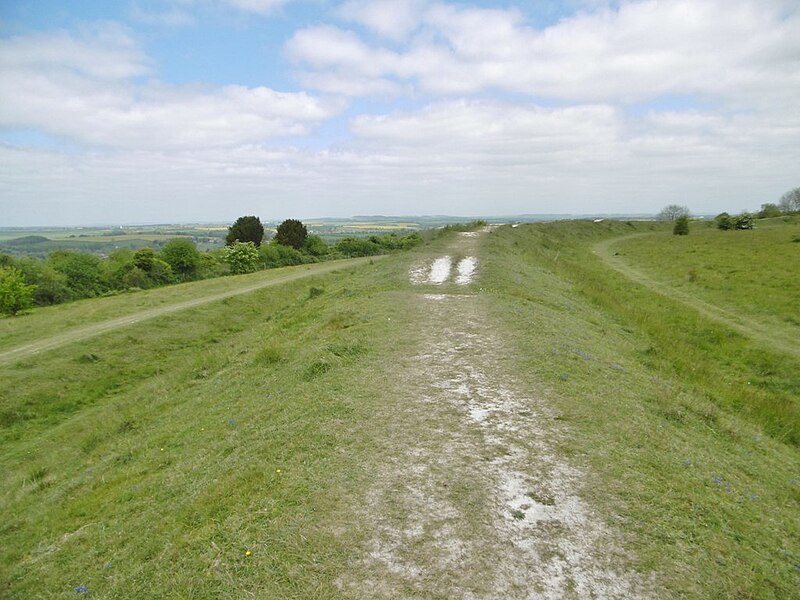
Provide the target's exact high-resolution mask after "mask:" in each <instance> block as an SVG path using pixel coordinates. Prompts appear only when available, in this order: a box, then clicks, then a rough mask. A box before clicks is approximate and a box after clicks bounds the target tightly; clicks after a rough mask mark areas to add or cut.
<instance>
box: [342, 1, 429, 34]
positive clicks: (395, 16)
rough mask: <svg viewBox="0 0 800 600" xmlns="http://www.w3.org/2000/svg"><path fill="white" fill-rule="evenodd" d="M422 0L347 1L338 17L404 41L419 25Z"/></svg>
mask: <svg viewBox="0 0 800 600" xmlns="http://www.w3.org/2000/svg"><path fill="white" fill-rule="evenodd" d="M423 6H424V2H423V0H349V1H348V2H345V3H344V4H343V5H342V6H341V7H340V8H339V10H338V15H339V16H340V17H341V18H343V19H345V20H348V21H354V22H356V23H360V24H361V25H364V26H366V27H368V28H369V29H371V30H373V31H375V32H376V33H378V34H380V35H382V36H384V37H386V38H389V39H391V40H394V41H401V40H403V39H405V38H406V37H407V36H408V35H409V34H410V33H411V32H412V31H413V30H414V29H416V28H417V27H418V26H419V24H420V17H421V16H422V8H423Z"/></svg>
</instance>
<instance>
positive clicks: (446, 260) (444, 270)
mask: <svg viewBox="0 0 800 600" xmlns="http://www.w3.org/2000/svg"><path fill="white" fill-rule="evenodd" d="M452 268H453V259H452V258H451V257H449V256H443V257H441V258H437V259H436V260H435V261H433V264H432V265H431V272H430V274H429V275H428V282H429V283H434V284H436V285H439V284H442V283H444V282H445V281H447V280H448V279H449V278H450V271H451V269H452Z"/></svg>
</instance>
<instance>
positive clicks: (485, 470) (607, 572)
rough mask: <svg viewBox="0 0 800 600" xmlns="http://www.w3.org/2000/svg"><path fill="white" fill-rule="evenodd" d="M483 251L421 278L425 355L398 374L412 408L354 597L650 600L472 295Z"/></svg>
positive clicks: (356, 574)
mask: <svg viewBox="0 0 800 600" xmlns="http://www.w3.org/2000/svg"><path fill="white" fill-rule="evenodd" d="M479 246H480V239H479V238H478V237H472V236H461V237H460V238H459V239H458V241H457V242H455V243H454V244H453V246H452V247H451V248H449V249H448V253H447V254H446V255H445V256H442V257H431V259H429V260H428V261H423V262H422V263H420V264H418V265H415V266H414V267H412V269H411V271H410V273H409V278H410V280H411V282H412V283H414V284H416V285H417V286H418V289H419V293H417V294H415V295H414V300H415V303H416V304H415V307H416V308H415V315H416V320H417V325H416V326H415V331H414V332H413V335H415V336H416V337H417V338H418V339H417V340H416V342H417V351H416V352H415V353H414V354H413V355H411V356H409V357H408V358H407V359H406V360H405V361H404V362H402V363H401V364H399V365H397V366H396V368H395V371H394V372H393V373H391V377H392V380H393V381H395V382H396V385H395V386H394V389H393V393H395V394H402V397H403V402H402V404H400V405H399V406H400V407H401V408H399V409H397V408H395V409H394V410H395V412H394V413H393V414H392V415H391V419H392V422H393V423H394V424H395V426H394V434H393V435H392V437H391V439H388V440H386V441H385V444H386V447H385V448H384V452H383V455H384V456H386V457H387V458H385V461H384V464H383V465H381V466H380V476H379V477H378V482H377V484H376V485H375V486H374V487H373V489H372V490H370V492H369V494H368V497H367V498H366V501H365V502H364V509H363V514H362V518H363V520H364V522H366V523H370V524H372V525H371V536H370V540H369V542H368V544H367V547H366V548H365V549H364V551H363V555H362V557H361V559H360V560H359V561H358V564H356V565H355V566H354V568H353V571H352V572H351V573H349V574H348V575H347V576H346V577H343V578H342V580H341V585H342V587H343V588H344V589H345V590H347V591H348V592H350V593H353V595H355V596H356V597H362V598H367V597H369V598H475V599H478V598H486V599H488V598H508V599H529V598H530V599H535V598H570V597H572V598H635V597H646V596H648V594H647V592H646V585H645V583H644V582H642V581H640V580H639V579H637V578H636V577H635V576H633V575H631V574H629V573H625V572H624V571H623V570H622V569H621V568H620V567H619V562H620V560H619V559H620V555H619V552H618V551H616V550H615V548H617V544H616V543H615V534H614V533H613V532H611V531H608V530H607V529H606V527H605V526H604V525H603V524H602V523H601V522H600V520H599V519H598V518H597V517H596V516H595V515H594V514H593V512H592V510H591V507H589V506H587V505H586V504H585V503H584V502H583V500H582V499H581V497H580V489H581V481H582V473H581V472H580V470H578V469H576V468H575V467H574V466H572V465H570V464H569V463H568V462H567V461H566V460H565V459H564V457H562V456H560V455H559V453H558V451H557V445H558V440H559V438H560V436H562V435H564V432H563V431H562V430H560V429H559V427H558V426H557V425H556V423H557V421H556V420H555V419H554V416H555V415H554V414H553V412H552V410H551V409H550V407H549V406H548V404H547V402H546V400H545V399H544V398H543V397H542V394H541V393H537V391H536V390H535V389H531V387H530V385H526V384H525V383H523V382H522V381H520V380H519V379H518V378H516V377H515V376H514V375H513V371H514V367H513V355H512V353H511V351H510V349H509V348H507V347H506V346H505V345H504V343H503V340H502V339H501V337H500V335H499V334H498V332H497V329H496V328H495V327H494V326H493V324H492V322H491V320H490V319H489V317H488V316H487V315H488V311H486V304H485V303H486V302H489V301H491V300H490V299H489V298H487V297H486V296H482V295H477V294H475V293H473V292H474V290H472V289H471V284H473V278H474V277H475V276H476V275H478V274H479V273H480V254H479ZM457 256H461V257H463V258H461V259H460V260H458V261H456V260H455V259H454V258H453V257H457ZM393 406H395V407H396V406H398V404H397V403H395V404H394V405H393Z"/></svg>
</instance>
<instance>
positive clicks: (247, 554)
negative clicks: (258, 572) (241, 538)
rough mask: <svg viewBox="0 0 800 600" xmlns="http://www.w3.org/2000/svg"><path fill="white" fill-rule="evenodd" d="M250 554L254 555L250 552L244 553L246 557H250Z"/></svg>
mask: <svg viewBox="0 0 800 600" xmlns="http://www.w3.org/2000/svg"><path fill="white" fill-rule="evenodd" d="M250 554H252V553H251V552H250V550H248V551H247V552H245V553H244V555H245V556H250Z"/></svg>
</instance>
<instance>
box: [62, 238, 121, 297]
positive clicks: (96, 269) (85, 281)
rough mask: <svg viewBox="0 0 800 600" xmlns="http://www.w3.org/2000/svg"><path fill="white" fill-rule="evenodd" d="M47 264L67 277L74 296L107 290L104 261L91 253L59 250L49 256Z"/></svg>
mask: <svg viewBox="0 0 800 600" xmlns="http://www.w3.org/2000/svg"><path fill="white" fill-rule="evenodd" d="M47 264H48V265H49V266H50V267H52V268H53V269H55V270H56V271H58V272H59V273H62V274H63V275H65V276H66V278H67V287H68V288H69V290H70V292H71V295H72V296H73V297H74V298H91V297H92V296H99V295H100V294H102V293H103V292H105V291H107V289H108V286H107V284H106V282H105V281H104V278H103V265H102V261H101V260H100V259H99V258H98V257H96V256H93V255H91V254H85V253H83V252H72V251H69V250H58V251H56V252H51V253H50V256H48V257H47Z"/></svg>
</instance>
